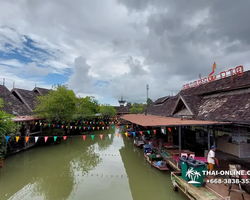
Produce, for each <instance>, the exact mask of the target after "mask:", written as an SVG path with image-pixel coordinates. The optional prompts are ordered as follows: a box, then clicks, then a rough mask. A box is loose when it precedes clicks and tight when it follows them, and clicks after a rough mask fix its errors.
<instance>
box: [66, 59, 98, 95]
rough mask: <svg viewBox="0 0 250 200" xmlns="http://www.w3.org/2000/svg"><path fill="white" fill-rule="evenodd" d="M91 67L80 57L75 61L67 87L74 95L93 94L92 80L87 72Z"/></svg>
mask: <svg viewBox="0 0 250 200" xmlns="http://www.w3.org/2000/svg"><path fill="white" fill-rule="evenodd" d="M90 68H91V66H89V65H88V64H87V63H86V59H85V58H84V57H82V56H80V57H78V58H76V59H75V63H74V66H73V73H72V75H71V76H70V78H69V80H68V83H67V84H68V86H69V88H70V89H72V90H74V91H75V92H76V93H85V94H86V93H89V94H91V93H94V91H93V83H94V79H93V77H92V76H90V75H89V74H88V73H89V70H90Z"/></svg>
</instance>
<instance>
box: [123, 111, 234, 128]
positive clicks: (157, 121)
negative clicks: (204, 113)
mask: <svg viewBox="0 0 250 200" xmlns="http://www.w3.org/2000/svg"><path fill="white" fill-rule="evenodd" d="M121 118H122V119H124V120H126V121H129V122H131V123H134V124H138V125H141V126H169V127H171V126H195V125H201V126H202V125H204V126H205V125H228V124H231V123H230V122H219V121H203V120H193V119H182V118H175V117H160V116H155V115H141V114H140V115H137V114H128V115H123V116H122V117H121Z"/></svg>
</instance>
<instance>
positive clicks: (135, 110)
mask: <svg viewBox="0 0 250 200" xmlns="http://www.w3.org/2000/svg"><path fill="white" fill-rule="evenodd" d="M145 108H146V104H143V103H134V104H133V106H132V107H131V108H130V113H131V114H140V113H143V111H144V110H145Z"/></svg>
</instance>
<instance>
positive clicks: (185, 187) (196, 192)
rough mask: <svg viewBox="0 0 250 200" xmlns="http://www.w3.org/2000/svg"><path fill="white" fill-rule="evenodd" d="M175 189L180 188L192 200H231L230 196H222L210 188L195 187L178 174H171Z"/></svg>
mask: <svg viewBox="0 0 250 200" xmlns="http://www.w3.org/2000/svg"><path fill="white" fill-rule="evenodd" d="M171 180H172V182H173V187H178V188H179V189H180V190H181V191H182V192H183V193H184V194H185V195H186V196H187V197H188V198H189V199H192V200H230V197H228V196H225V197H223V196H221V195H220V194H218V193H217V192H216V191H214V190H213V189H211V188H210V187H208V186H205V187H195V186H194V185H192V184H189V183H188V182H187V181H185V180H184V179H183V178H182V177H181V176H180V175H179V173H178V172H171Z"/></svg>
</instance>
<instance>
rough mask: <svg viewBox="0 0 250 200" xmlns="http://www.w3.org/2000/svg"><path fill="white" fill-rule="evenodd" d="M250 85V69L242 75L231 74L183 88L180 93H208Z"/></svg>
mask: <svg viewBox="0 0 250 200" xmlns="http://www.w3.org/2000/svg"><path fill="white" fill-rule="evenodd" d="M244 86H246V87H249V86H250V70H249V71H245V72H244V74H243V75H242V76H233V77H231V76H229V77H227V78H223V79H218V80H216V81H212V82H209V83H206V84H203V85H200V86H198V87H193V88H189V89H187V90H182V91H181V92H180V93H181V94H182V95H194V94H203V95H204V94H206V93H210V92H213V93H214V92H221V91H223V90H224V91H225V90H232V89H234V88H235V89H237V88H241V87H244Z"/></svg>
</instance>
